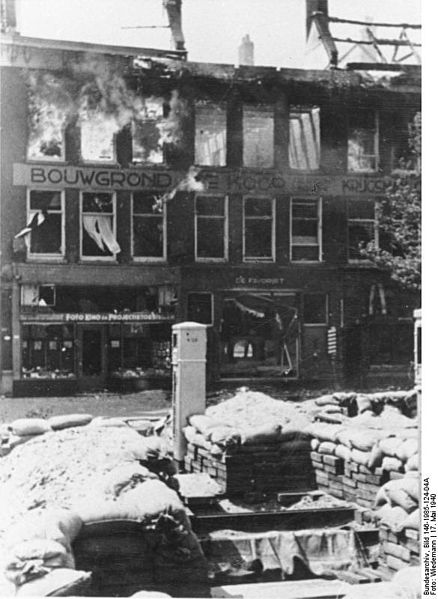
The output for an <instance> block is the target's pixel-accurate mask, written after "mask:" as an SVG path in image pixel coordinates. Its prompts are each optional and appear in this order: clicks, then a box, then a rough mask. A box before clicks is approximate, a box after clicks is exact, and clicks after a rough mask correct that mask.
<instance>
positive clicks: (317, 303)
mask: <svg viewBox="0 0 438 599" xmlns="http://www.w3.org/2000/svg"><path fill="white" fill-rule="evenodd" d="M327 317H328V309H327V295H326V294H325V293H309V294H307V293H306V294H305V295H304V298H303V320H304V324H327V320H328V318H327Z"/></svg>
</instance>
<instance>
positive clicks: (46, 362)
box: [21, 324, 75, 379]
mask: <svg viewBox="0 0 438 599" xmlns="http://www.w3.org/2000/svg"><path fill="white" fill-rule="evenodd" d="M73 338H74V337H73V326H72V325H60V324H57V325H39V324H38V325H36V324H35V325H23V327H22V345H21V347H22V364H23V378H32V379H34V378H51V379H53V378H71V377H73V376H74V369H75V366H74V365H75V344H74V341H73Z"/></svg>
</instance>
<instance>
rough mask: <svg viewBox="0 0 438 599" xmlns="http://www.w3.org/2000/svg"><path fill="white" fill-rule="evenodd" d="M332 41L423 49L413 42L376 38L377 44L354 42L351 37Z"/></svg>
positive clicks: (364, 41)
mask: <svg viewBox="0 0 438 599" xmlns="http://www.w3.org/2000/svg"><path fill="white" fill-rule="evenodd" d="M332 40H333V41H334V42H346V43H348V44H364V45H366V46H373V45H374V43H375V42H376V43H378V44H380V45H382V46H409V47H411V46H415V47H418V48H421V44H417V43H411V42H407V41H406V40H387V39H380V38H376V39H375V42H374V41H369V40H353V39H351V38H350V37H346V38H343V37H333V38H332Z"/></svg>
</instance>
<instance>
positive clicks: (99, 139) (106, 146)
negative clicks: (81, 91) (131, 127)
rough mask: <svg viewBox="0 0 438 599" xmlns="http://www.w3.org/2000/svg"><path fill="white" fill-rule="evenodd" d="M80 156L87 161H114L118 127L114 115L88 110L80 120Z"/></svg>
mask: <svg viewBox="0 0 438 599" xmlns="http://www.w3.org/2000/svg"><path fill="white" fill-rule="evenodd" d="M80 126H81V156H82V159H83V160H86V161H87V162H115V160H116V151H115V135H116V133H117V131H118V129H119V126H118V124H117V121H116V119H115V118H114V117H111V116H107V115H105V114H103V113H101V112H97V111H93V112H92V111H89V112H87V114H86V115H85V116H83V117H82V119H81V121H80Z"/></svg>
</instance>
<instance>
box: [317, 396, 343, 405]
mask: <svg viewBox="0 0 438 599" xmlns="http://www.w3.org/2000/svg"><path fill="white" fill-rule="evenodd" d="M315 404H316V405H317V406H327V405H335V406H338V405H339V402H338V400H337V399H335V398H334V396H333V395H321V397H317V398H316V399H315Z"/></svg>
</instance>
